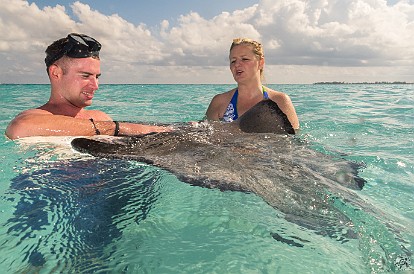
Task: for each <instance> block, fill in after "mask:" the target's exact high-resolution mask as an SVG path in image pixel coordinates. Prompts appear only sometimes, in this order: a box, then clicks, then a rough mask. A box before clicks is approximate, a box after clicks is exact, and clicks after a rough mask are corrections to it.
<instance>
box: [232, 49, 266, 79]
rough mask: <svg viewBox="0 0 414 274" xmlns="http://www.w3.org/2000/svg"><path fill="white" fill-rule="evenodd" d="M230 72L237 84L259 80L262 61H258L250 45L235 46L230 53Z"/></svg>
mask: <svg viewBox="0 0 414 274" xmlns="http://www.w3.org/2000/svg"><path fill="white" fill-rule="evenodd" d="M229 58H230V70H231V73H232V74H233V78H234V80H235V81H236V82H237V83H242V82H246V81H251V80H257V79H259V80H260V70H261V68H262V67H263V64H264V61H263V59H260V60H259V59H258V58H257V56H256V55H255V54H254V52H253V46H251V45H243V44H241V45H237V46H235V47H233V49H232V50H231V51H230V57H229Z"/></svg>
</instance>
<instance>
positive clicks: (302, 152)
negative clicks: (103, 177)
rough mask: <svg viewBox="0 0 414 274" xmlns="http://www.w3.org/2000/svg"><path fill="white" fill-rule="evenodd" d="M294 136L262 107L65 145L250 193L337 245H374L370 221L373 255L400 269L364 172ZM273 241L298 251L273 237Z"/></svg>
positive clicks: (278, 114) (267, 105) (282, 118)
mask: <svg viewBox="0 0 414 274" xmlns="http://www.w3.org/2000/svg"><path fill="white" fill-rule="evenodd" d="M294 133H295V131H294V129H293V128H292V125H291V124H290V122H289V120H288V119H287V117H286V115H285V114H284V113H283V112H282V111H281V110H280V108H279V107H278V106H277V104H276V103H274V102H273V101H271V100H264V101H261V102H260V103H258V104H257V105H255V106H254V107H253V108H251V109H250V110H249V111H247V112H246V113H245V114H243V115H242V116H241V117H240V118H239V119H238V120H237V121H235V122H233V123H221V122H213V121H203V122H199V123H196V124H195V125H194V124H179V125H175V130H173V131H171V132H161V133H150V134H145V135H137V136H124V137H99V136H98V137H90V138H75V139H73V140H72V146H73V148H74V149H76V150H77V151H79V152H83V153H88V154H91V155H93V156H96V157H104V158H119V159H127V160H134V161H139V162H143V163H147V164H149V165H153V166H157V167H160V168H163V169H165V170H167V171H169V172H171V173H173V174H174V175H175V176H176V177H177V178H178V179H179V180H181V181H183V182H186V183H189V184H191V185H195V186H200V187H205V188H216V189H220V190H222V191H242V192H246V193H253V194H255V195H258V196H260V197H261V198H262V199H263V200H264V201H265V202H266V203H268V204H269V205H270V206H272V207H273V208H275V209H277V210H278V211H279V212H281V213H282V214H283V216H284V218H285V219H286V220H288V221H291V222H293V223H295V224H298V225H300V226H303V227H306V228H308V229H311V230H313V231H315V232H316V233H318V234H321V235H327V236H330V237H333V238H335V239H338V240H339V241H342V242H346V241H347V239H350V238H355V237H359V238H360V239H362V240H363V241H364V244H365V245H373V243H371V238H370V237H371V235H370V236H369V237H368V238H366V239H364V237H363V236H361V231H360V230H358V227H361V226H364V229H367V228H366V227H367V226H366V223H367V220H368V219H369V220H371V221H370V222H371V223H372V222H373V223H375V225H373V226H374V227H375V229H377V230H378V227H380V228H381V229H380V230H381V236H377V237H378V238H381V239H379V240H381V241H385V240H386V241H387V244H386V245H384V246H381V248H380V249H381V250H383V252H384V254H382V255H381V257H383V259H382V260H384V261H386V262H387V263H386V265H387V266H386V267H387V268H388V269H396V268H398V269H401V267H400V266H399V265H398V264H397V263H396V262H397V261H398V262H400V261H401V259H403V260H402V261H403V263H402V265H403V267H404V266H405V262H406V261H404V260H406V259H407V261H408V259H409V258H408V256H406V255H405V253H406V252H404V251H402V250H401V248H400V244H399V243H397V242H396V240H395V239H396V236H395V235H394V234H398V229H397V228H394V227H392V225H391V224H390V223H391V222H390V223H386V224H383V223H382V222H381V221H379V220H377V218H376V217H375V216H383V214H382V213H381V212H380V211H379V210H377V209H375V208H373V207H372V205H370V204H368V203H367V202H366V201H364V200H363V199H361V198H360V197H359V196H358V193H357V192H358V191H359V190H360V189H362V188H363V186H364V184H365V180H364V179H363V178H361V177H360V176H359V175H358V172H359V169H360V168H362V167H363V165H362V164H360V163H355V162H350V161H347V160H345V159H344V158H343V157H342V155H337V156H333V155H326V154H323V153H320V152H318V151H316V150H314V149H312V148H310V146H309V144H308V143H307V142H305V141H303V140H301V139H300V138H298V137H297V136H295V134H294ZM372 216H374V217H372ZM371 217H372V218H371ZM373 229H374V228H373ZM344 230H345V231H347V232H346V233H344ZM364 233H365V234H364V235H367V234H370V233H371V232H366V231H364ZM393 233H394V234H393ZM372 234H375V233H374V232H372ZM358 235H359V236H358ZM272 237H273V238H274V239H276V240H278V241H281V242H284V243H288V244H289V245H290V246H293V247H301V246H303V244H302V243H298V242H297V241H295V240H294V239H286V238H284V237H282V236H281V235H279V234H278V233H272ZM397 238H398V237H397ZM303 242H306V240H305V241H303ZM379 244H381V243H379ZM371 250H373V248H371ZM390 254H391V255H390ZM367 256H368V257H371V255H367ZM367 260H368V259H367Z"/></svg>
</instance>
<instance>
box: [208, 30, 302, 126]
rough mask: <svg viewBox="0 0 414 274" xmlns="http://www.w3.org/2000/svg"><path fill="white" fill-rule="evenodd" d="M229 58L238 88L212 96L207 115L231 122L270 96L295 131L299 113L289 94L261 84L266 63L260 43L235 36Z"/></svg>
mask: <svg viewBox="0 0 414 274" xmlns="http://www.w3.org/2000/svg"><path fill="white" fill-rule="evenodd" d="M229 58H230V70H231V72H232V74H233V78H234V80H235V81H236V82H237V88H235V89H232V90H230V91H228V92H225V93H221V94H217V95H216V96H214V98H213V99H212V100H211V102H210V105H209V107H208V109H207V112H206V116H207V118H208V119H210V120H221V121H225V122H232V121H234V120H236V119H237V118H238V117H240V116H241V115H243V114H244V113H245V112H246V111H248V110H249V109H250V108H251V107H253V106H254V105H255V104H257V103H258V102H260V101H262V100H265V99H270V100H272V101H274V102H275V103H276V104H277V105H278V106H279V108H280V109H281V110H282V111H283V113H285V114H286V116H287V117H288V119H289V121H290V123H291V124H292V127H293V128H294V129H295V130H298V129H299V120H298V116H297V115H296V111H295V108H294V106H293V104H292V101H291V100H290V98H289V96H288V95H287V94H285V93H283V92H280V91H275V90H272V89H270V88H267V87H265V86H263V85H262V79H263V68H264V64H265V60H264V53H263V47H262V45H261V44H260V43H258V42H256V41H254V40H251V39H247V38H237V39H234V40H233V43H232V44H231V47H230V56H229Z"/></svg>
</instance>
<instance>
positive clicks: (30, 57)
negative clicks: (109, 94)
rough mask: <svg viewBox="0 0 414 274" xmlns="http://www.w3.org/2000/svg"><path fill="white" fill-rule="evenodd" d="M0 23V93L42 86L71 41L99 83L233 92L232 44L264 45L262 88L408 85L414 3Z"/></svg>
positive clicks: (103, 1)
mask: <svg viewBox="0 0 414 274" xmlns="http://www.w3.org/2000/svg"><path fill="white" fill-rule="evenodd" d="M0 19H1V20H0V21H1V24H0V37H2V38H1V40H0V83H48V79H47V75H46V73H45V67H44V63H43V60H44V50H45V48H46V47H47V45H49V44H50V43H51V42H53V41H54V40H56V39H58V38H61V37H64V36H66V35H67V34H68V33H70V32H80V33H86V34H88V35H90V36H92V37H94V38H96V39H98V40H99V41H100V42H101V43H102V45H103V47H102V51H101V60H102V62H101V63H102V64H101V66H102V77H101V83H234V81H233V79H232V77H231V73H230V71H229V68H228V49H229V46H230V44H231V41H232V39H233V38H236V37H249V38H253V39H256V40H258V41H260V42H261V43H262V44H263V45H264V49H265V58H266V66H265V78H266V83H314V82H320V81H346V82H375V81H406V82H413V80H414V0H388V1H386V0H309V1H303V0H284V1H275V0H258V1H250V0H239V1H235V0H225V1H223V0H221V1H219V0H212V1H190V0H180V1H176V2H174V1H167V0H162V1H133V0H124V1H113V0H112V1H110V0H99V1H98V0H79V1H46V0H34V1H26V0H8V1H0Z"/></svg>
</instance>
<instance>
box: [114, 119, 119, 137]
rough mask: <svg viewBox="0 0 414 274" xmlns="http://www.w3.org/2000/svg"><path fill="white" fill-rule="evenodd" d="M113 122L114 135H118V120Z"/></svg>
mask: <svg viewBox="0 0 414 274" xmlns="http://www.w3.org/2000/svg"><path fill="white" fill-rule="evenodd" d="M114 123H115V132H114V136H118V135H119V122H118V121H114Z"/></svg>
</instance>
